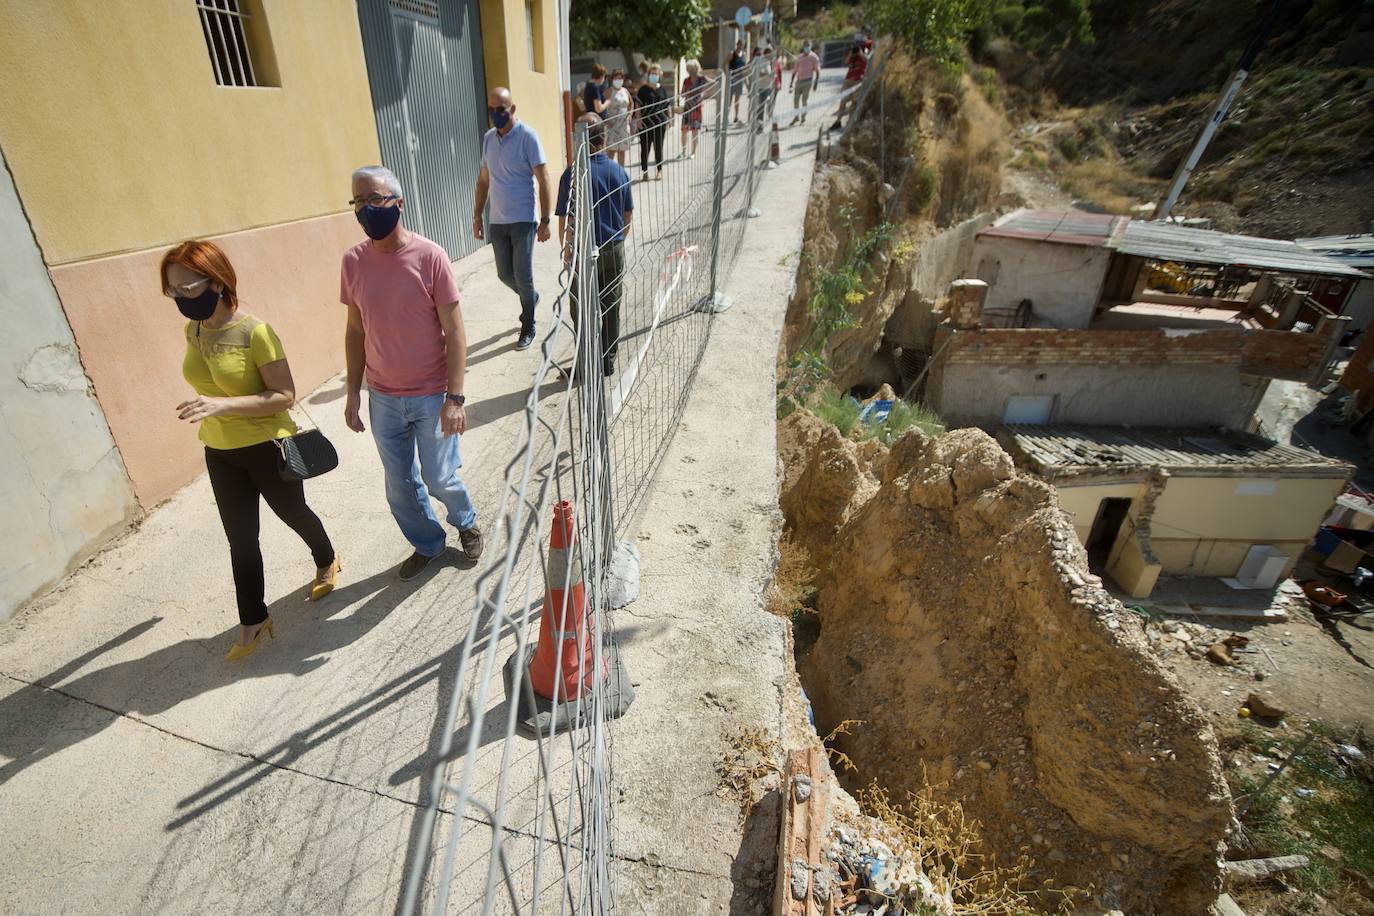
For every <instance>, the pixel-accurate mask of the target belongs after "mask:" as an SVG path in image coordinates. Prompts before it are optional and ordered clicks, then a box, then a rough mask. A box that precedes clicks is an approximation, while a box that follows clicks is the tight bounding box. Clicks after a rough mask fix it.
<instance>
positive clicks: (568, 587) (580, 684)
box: [530, 499, 606, 702]
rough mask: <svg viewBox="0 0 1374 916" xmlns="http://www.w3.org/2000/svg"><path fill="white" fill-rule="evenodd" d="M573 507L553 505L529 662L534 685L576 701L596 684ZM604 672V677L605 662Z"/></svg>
mask: <svg viewBox="0 0 1374 916" xmlns="http://www.w3.org/2000/svg"><path fill="white" fill-rule="evenodd" d="M575 540H576V536H575V535H574V534H573V507H572V503H571V502H569V501H568V500H566V499H565V500H563V501H562V502H560V503H559V504H558V505H556V506H554V507H553V533H552V534H551V535H550V536H549V563H548V582H549V590H548V592H547V593H545V595H544V616H543V618H542V619H541V620H540V622H539V646H538V648H536V649H535V650H534V658H533V659H531V661H530V685H531V686H532V687H534V692H535V693H537V694H539V696H541V697H543V698H544V699H546V700H553V701H554V702H562V701H564V700H576V699H578V698H579V697H581V696H582V693H583V691H585V690H590V689H591V687H592V676H593V671H594V662H593V660H592V648H593V647H592V639H591V636H590V634H589V633H588V632H587V624H588V620H587V590H586V586H585V585H584V584H583V582H582V558H581V557H580V556H579V555H578V554H577V553H576V552H575V551H574V550H573V542H574V541H575ZM601 676H602V678H603V679H604V678H605V676H606V665H605V661H604V660H603V661H602V666H601Z"/></svg>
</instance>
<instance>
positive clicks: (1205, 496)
mask: <svg viewBox="0 0 1374 916" xmlns="http://www.w3.org/2000/svg"><path fill="white" fill-rule="evenodd" d="M1270 485H1272V487H1273V493H1272V494H1267V493H1260V494H1251V495H1247V494H1244V493H1238V492H1237V489H1238V487H1245V486H1251V487H1262V488H1267V487H1268V486H1270ZM1344 485H1345V481H1344V480H1340V479H1336V480H1323V479H1299V478H1276V479H1261V478H1236V477H1170V478H1168V481H1167V482H1166V484H1165V486H1164V491H1163V492H1162V493H1161V494H1160V496H1159V498H1158V499H1157V500H1156V501H1155V505H1154V511H1153V513H1152V514H1151V517H1150V519H1149V526H1150V528H1149V530H1150V550H1151V552H1152V553H1153V554H1154V556H1155V558H1156V559H1157V560H1158V561H1159V563H1160V565H1161V566H1162V567H1163V572H1164V573H1165V574H1167V575H1175V576H1181V575H1188V576H1233V575H1235V574H1236V572H1237V570H1239V569H1240V564H1241V563H1242V562H1243V561H1244V560H1245V555H1246V553H1248V552H1249V550H1250V548H1251V547H1252V546H1253V545H1255V544H1270V545H1272V546H1274V547H1276V548H1278V549H1280V550H1283V551H1286V552H1287V553H1288V555H1289V556H1290V557H1291V558H1292V560H1293V561H1294V562H1296V560H1297V557H1298V556H1299V555H1300V554H1301V553H1302V551H1303V547H1304V546H1305V545H1306V544H1307V543H1308V542H1309V541H1310V540H1311V539H1312V536H1313V535H1314V534H1315V533H1316V531H1317V528H1318V526H1320V525H1321V522H1322V520H1323V519H1324V518H1325V517H1326V516H1327V514H1328V513H1329V512H1330V511H1331V506H1332V505H1333V503H1334V502H1335V500H1336V496H1337V495H1339V494H1340V491H1341V490H1342V489H1343V487H1344ZM1058 488H1059V504H1060V505H1061V506H1063V508H1064V510H1065V511H1066V512H1068V513H1069V516H1070V517H1071V518H1072V519H1073V523H1074V530H1075V531H1076V532H1077V534H1078V539H1079V541H1080V542H1082V543H1086V542H1087V539H1088V535H1089V533H1090V532H1091V530H1092V523H1093V519H1094V518H1095V517H1096V514H1097V507H1098V504H1099V503H1100V502H1101V501H1102V500H1104V499H1107V498H1110V497H1124V498H1129V499H1138V498H1140V497H1142V496H1144V494H1145V485H1144V484H1141V483H1125V484H1112V485H1091V486H1082V487H1075V486H1072V485H1070V484H1069V483H1068V482H1067V481H1061V482H1059V484H1058ZM1135 508H1136V507H1135V506H1132V516H1134V513H1135ZM1292 565H1293V564H1292V563H1290V564H1289V567H1290V568H1291V567H1292ZM1123 570H1126V567H1123ZM1127 572H1129V575H1128V578H1130V577H1134V575H1135V574H1136V573H1138V572H1140V570H1135V569H1134V568H1130V569H1129V570H1126V571H1123V575H1126V574H1127ZM1113 578H1117V576H1116V573H1115V572H1113ZM1118 581H1120V579H1118ZM1122 584H1123V586H1125V585H1126V584H1125V583H1122ZM1126 587H1129V586H1126Z"/></svg>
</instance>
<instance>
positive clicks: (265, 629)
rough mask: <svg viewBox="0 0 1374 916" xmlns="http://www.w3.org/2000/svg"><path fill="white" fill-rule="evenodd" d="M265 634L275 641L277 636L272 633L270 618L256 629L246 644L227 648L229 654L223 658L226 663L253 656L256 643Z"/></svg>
mask: <svg viewBox="0 0 1374 916" xmlns="http://www.w3.org/2000/svg"><path fill="white" fill-rule="evenodd" d="M263 633H266V634H267V636H268V638H269V639H276V638H277V634H275V633H273V632H272V618H271V617H268V618H267V619H266V620H264V621H263V622H262V626H260V627H258V631H257V632H256V633H254V634H253V638H252V639H251V640H249V641H248V642H246V643H237V642H236V643H234V644H233V645H232V646H230V647H229V654H228V655H226V656H224V660H225V661H226V662H236V661H238V660H239V659H241V658H247V657H248V656H250V655H252V654H253V650H254V649H256V648H257V647H258V642H259V641H260V640H261V639H262V634H263Z"/></svg>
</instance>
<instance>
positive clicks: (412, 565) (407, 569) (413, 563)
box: [397, 550, 444, 582]
mask: <svg viewBox="0 0 1374 916" xmlns="http://www.w3.org/2000/svg"><path fill="white" fill-rule="evenodd" d="M443 555H444V551H442V550H441V551H439V552H438V553H436V554H435V555H434V556H432V557H427V556H425V555H424V554H422V553H420V551H418V550H417V551H415V552H414V553H412V554H411V555H410V556H408V557H406V558H405V561H404V562H402V563H401V569H400V571H399V572H398V573H397V577H398V578H399V579H400V580H401V581H402V582H409V581H410V580H411V579H414V578H415V577H416V576H418V575H419V574H420V573H422V572H424V571H425V570H426V569H427V568H429V564H431V563H433V562H434V561H435V560H437V559H439V558H440V557H442V556H443Z"/></svg>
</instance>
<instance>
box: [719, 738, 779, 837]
mask: <svg viewBox="0 0 1374 916" xmlns="http://www.w3.org/2000/svg"><path fill="white" fill-rule="evenodd" d="M781 758H782V745H780V744H778V740H777V739H776V738H774V737H773V736H772V735H770V734H768V732H767V731H766V730H764V729H762V728H741V729H740V730H739V731H738V732H736V733H735V734H733V735H728V736H727V737H726V739H725V749H724V750H722V751H721V752H720V758H719V759H718V760H717V761H716V774H717V775H718V776H719V777H720V785H719V786H718V787H717V789H716V794H717V795H720V796H722V797H727V796H732V795H733V796H734V797H735V798H736V799H738V801H739V805H740V821H741V823H742V822H743V821H744V818H745V817H747V816H748V814H749V809H750V808H752V807H753V806H754V802H755V801H757V799H756V798H754V784H755V783H757V782H758V781H759V780H760V779H763V778H765V777H766V776H769V775H770V774H773V773H778V774H781V773H782V768H781V767H780V766H779V764H778V761H779V760H780V759H781Z"/></svg>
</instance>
